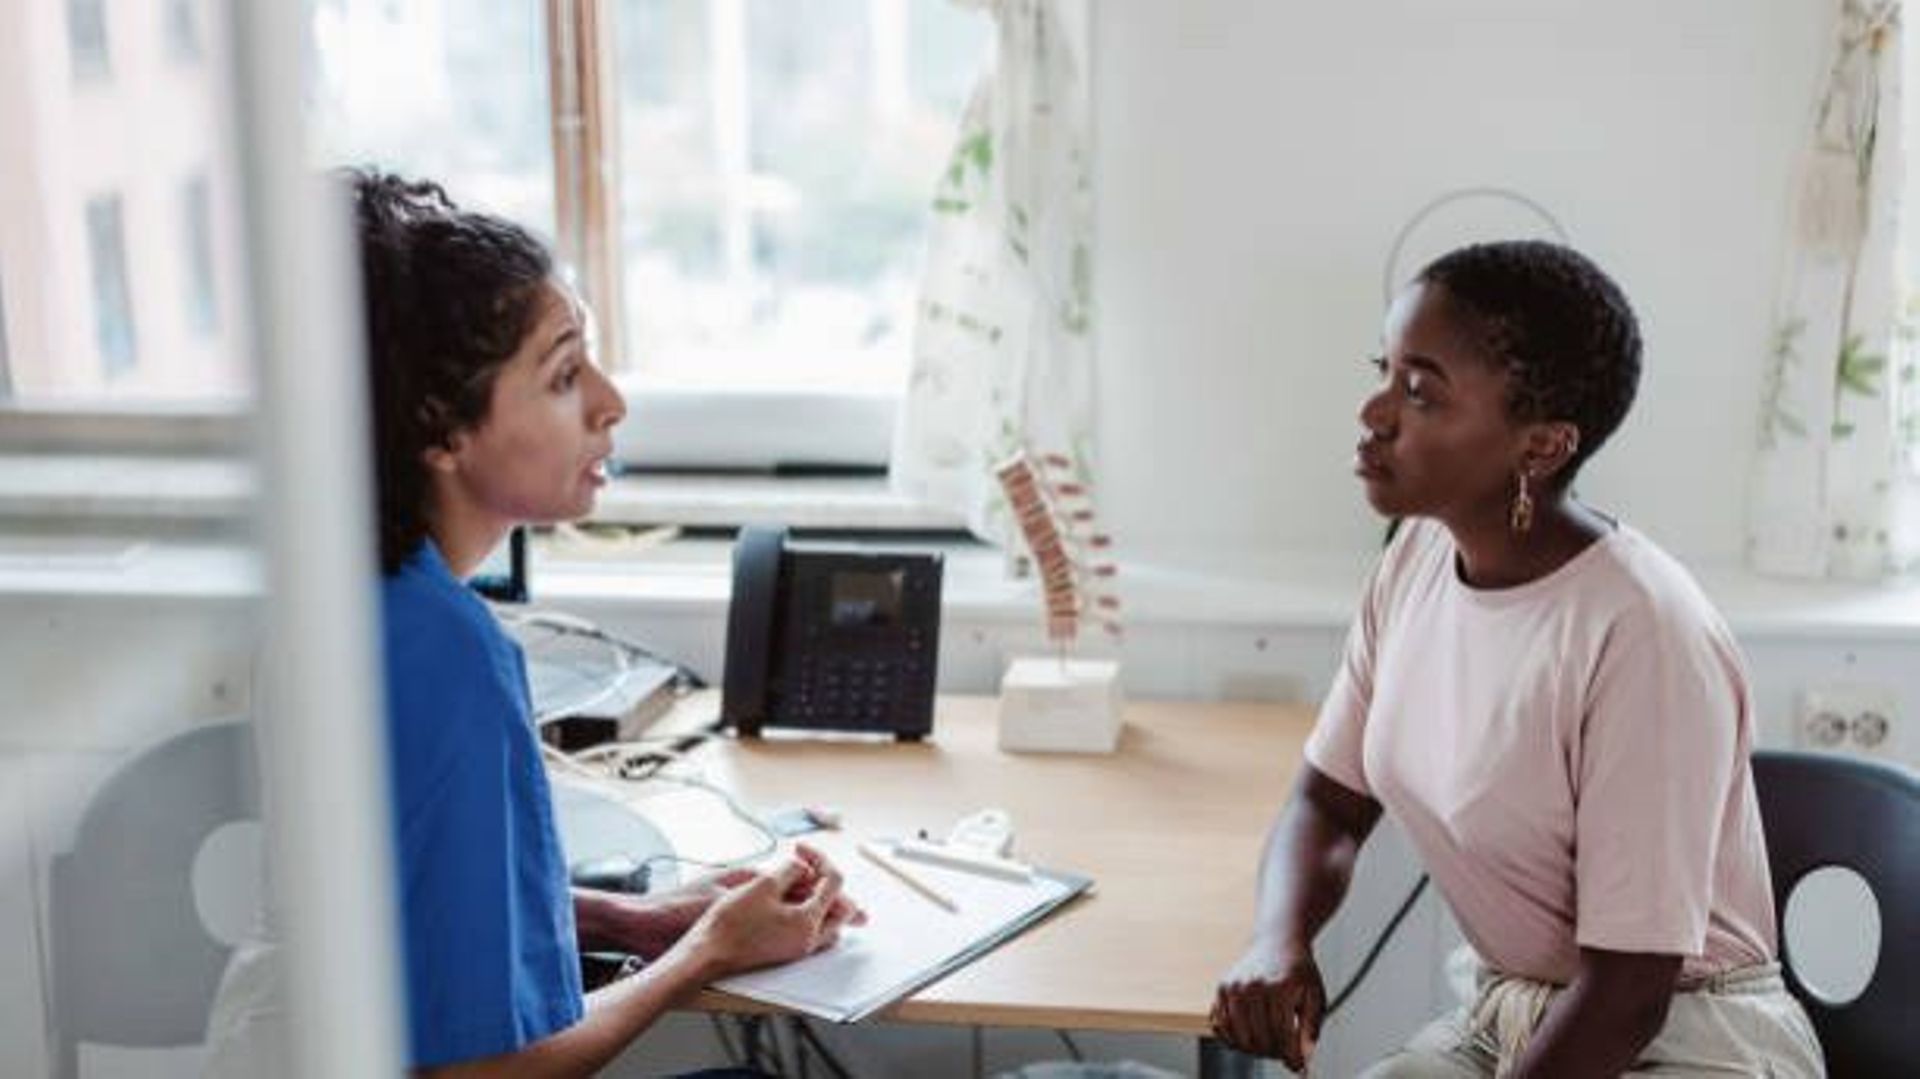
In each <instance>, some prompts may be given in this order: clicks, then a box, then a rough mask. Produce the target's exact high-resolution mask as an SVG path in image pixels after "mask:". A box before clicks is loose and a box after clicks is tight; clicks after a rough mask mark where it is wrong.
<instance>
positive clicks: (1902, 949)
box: [1753, 750, 1920, 1076]
mask: <svg viewBox="0 0 1920 1079" xmlns="http://www.w3.org/2000/svg"><path fill="white" fill-rule="evenodd" d="M1753 780H1754V786H1755V790H1756V792H1757V793H1758V796H1759V799H1760V817H1761V821H1762V823H1763V824H1764V825H1765V827H1766V832H1767V859H1768V860H1769V861H1770V862H1771V863H1772V869H1773V902H1774V908H1775V912H1776V915H1777V916H1778V917H1779V918H1780V919H1781V927H1780V928H1781V937H1780V952H1781V958H1782V960H1783V964H1784V965H1785V967H1786V969H1787V986H1788V988H1789V989H1791V990H1792V992H1793V995H1794V996H1795V997H1797V998H1799V1000H1800V1002H1801V1004H1803V1005H1804V1006H1805V1007H1806V1009H1807V1014H1808V1016H1809V1017H1811V1018H1812V1020H1813V1026H1814V1029H1815V1030H1816V1031H1817V1032H1818V1033H1819V1035H1820V1045H1821V1047H1822V1048H1823V1049H1824V1050H1825V1051H1826V1056H1827V1071H1828V1073H1829V1074H1831V1075H1834V1076H1852V1075H1860V1076H1874V1075H1920V776H1916V775H1915V774H1914V773H1913V772H1911V771H1909V770H1906V769H1903V768H1899V767H1896V766H1893V765H1887V764H1881V763H1878V762H1874V761H1867V760H1859V759H1855V758H1850V757H1839V756H1832V755H1827V754H1816V753H1794V752H1787V751H1778V750H1761V751H1758V752H1756V753H1754V755H1753ZM1826 866H1839V867H1842V868H1846V869H1851V870H1853V871H1854V872H1856V873H1858V874H1860V876H1861V877H1862V878H1864V879H1865V880H1866V882H1867V887H1868V888H1869V889H1871V890H1872V892H1873V896H1874V900H1875V902H1876V903H1877V904H1878V905H1879V908H1880V952H1879V956H1878V958H1877V960H1876V961H1875V965H1874V969H1873V979H1872V981H1870V982H1869V983H1868V984H1867V987H1866V989H1865V990H1864V991H1863V992H1862V993H1861V994H1860V996H1859V997H1857V998H1855V999H1854V1000H1852V1001H1850V1002H1849V1003H1847V1004H1844V1005H1840V1006H1838V1007H1835V1006H1833V1005H1830V1004H1828V1003H1826V1002H1824V1001H1822V1000H1821V999H1820V998H1819V997H1818V996H1816V995H1814V994H1813V993H1811V992H1809V991H1808V989H1807V986H1806V985H1805V983H1803V982H1802V981H1801V980H1800V978H1799V976H1798V975H1797V974H1796V973H1795V970H1794V959H1793V954H1792V951H1791V949H1790V948H1789V946H1788V944H1787V940H1786V932H1785V919H1786V914H1787V896H1789V895H1790V894H1792V892H1793V888H1794V886H1795V885H1797V884H1798V883H1800V880H1801V878H1803V877H1805V876H1806V875H1807V874H1808V873H1811V872H1813V871H1814V870H1816V869H1821V868H1824V867H1826Z"/></svg>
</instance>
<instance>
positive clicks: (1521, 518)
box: [1507, 469, 1533, 536]
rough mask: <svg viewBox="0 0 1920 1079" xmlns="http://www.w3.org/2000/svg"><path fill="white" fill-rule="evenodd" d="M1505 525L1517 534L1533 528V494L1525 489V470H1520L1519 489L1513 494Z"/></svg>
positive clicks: (1523, 533) (1522, 533) (1524, 533)
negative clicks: (1511, 507) (1511, 506)
mask: <svg viewBox="0 0 1920 1079" xmlns="http://www.w3.org/2000/svg"><path fill="white" fill-rule="evenodd" d="M1507 527H1508V528H1510V529H1512V530H1513V531H1514V532H1515V533H1516V534H1518V535H1522V536H1524V535H1526V534H1527V533H1528V532H1530V531H1532V530H1533V495H1532V494H1530V493H1529V492H1528V491H1527V472H1526V470H1525V469H1521V471H1520V491H1519V493H1518V494H1515V495H1514V496H1513V509H1512V510H1511V511H1510V512H1508V514H1507Z"/></svg>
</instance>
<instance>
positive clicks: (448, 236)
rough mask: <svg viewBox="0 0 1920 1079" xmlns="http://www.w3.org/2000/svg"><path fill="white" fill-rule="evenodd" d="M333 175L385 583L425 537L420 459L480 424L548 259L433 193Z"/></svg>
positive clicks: (413, 184)
mask: <svg viewBox="0 0 1920 1079" xmlns="http://www.w3.org/2000/svg"><path fill="white" fill-rule="evenodd" d="M338 175H340V176H341V177H342V178H343V179H344V180H346V181H347V182H348V183H349V184H350V185H351V187H352V191H353V205H354V220H355V226H356V231H357V232H358V235H359V246H360V273H361V284H362V289H363V291H364V295H365V307H366V334H367V340H366V346H367V369H368V376H369V381H370V383H371V386H372V391H373V393H372V396H373V453H374V472H375V485H376V486H377V488H378V491H379V523H380V566H381V570H382V572H384V573H392V572H394V571H395V570H397V569H399V567H400V564H401V563H402V562H405V561H406V560H407V558H408V557H410V556H411V555H412V554H413V553H414V551H415V550H417V549H418V548H419V546H420V543H421V541H422V540H424V539H425V538H426V536H427V510H428V495H429V492H430V491H431V486H430V481H429V478H428V472H427V466H426V462H425V461H424V460H423V455H424V454H425V453H426V451H427V450H428V449H430V448H432V447H435V446H444V445H446V444H447V442H448V440H449V439H450V438H451V437H452V436H453V434H454V433H455V432H457V431H461V430H466V429H469V428H472V427H475V426H477V425H479V424H480V423H481V421H483V420H484V419H485V418H486V415H487V405H488V402H489V400H491V397H492V393H493V384H494V380H495V379H496V378H497V377H498V376H499V373H500V368H501V367H502V366H503V365H504V364H505V363H506V361H507V359H508V358H509V357H511V356H512V355H513V353H514V351H515V350H517V349H518V348H519V347H520V343H521V342H522V341H523V340H524V339H525V338H526V335H527V334H528V333H529V332H531V331H532V329H533V325H534V322H535V321H536V319H537V318H538V314H539V301H540V296H541V286H542V284H543V283H544V282H545V281H546V280H547V278H548V277H549V276H550V275H551V274H552V273H553V256H552V254H551V253H549V252H548V250H547V248H546V245H544V244H542V243H541V242H540V241H539V240H538V239H535V238H534V236H533V235H532V234H531V233H529V232H528V231H527V230H525V229H523V228H521V227H520V226H518V225H515V224H513V223H512V222H509V221H502V220H500V219H499V218H495V217H489V216H487V215H486V214H481V213H474V212H472V211H468V210H462V209H460V208H459V207H458V206H456V205H454V202H453V200H452V199H451V198H449V197H447V193H446V191H445V190H443V189H442V188H441V187H440V186H439V185H438V184H435V183H430V182H425V181H417V180H407V179H403V178H401V177H399V176H395V175H392V174H390V173H384V172H379V171H376V170H371V169H346V170H341V172H340V173H339V174H338Z"/></svg>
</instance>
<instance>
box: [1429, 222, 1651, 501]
mask: <svg viewBox="0 0 1920 1079" xmlns="http://www.w3.org/2000/svg"><path fill="white" fill-rule="evenodd" d="M1418 280H1420V281H1422V282H1425V283H1427V284H1433V285H1439V286H1440V287H1442V288H1444V289H1446V291H1447V294H1448V295H1449V296H1451V297H1452V298H1453V299H1454V300H1455V301H1457V302H1458V303H1460V304H1461V306H1463V307H1464V308H1465V309H1466V310H1467V311H1469V312H1470V313H1472V314H1473V315H1474V316H1475V317H1476V318H1478V319H1479V320H1480V323H1481V329H1482V330H1483V332H1484V334H1485V338H1484V341H1485V344H1486V347H1487V352H1488V355H1489V356H1491V357H1492V358H1493V360H1494V362H1496V363H1498V364H1500V365H1502V366H1503V367H1504V368H1505V369H1506V372H1507V381H1508V400H1507V408H1508V412H1509V414H1510V415H1512V416H1513V417H1514V418H1515V419H1519V420H1564V421H1566V422H1569V423H1572V424H1573V425H1574V426H1575V427H1578V428H1579V429H1580V446H1579V449H1578V451H1577V452H1575V454H1574V455H1573V458H1572V460H1571V461H1569V462H1568V464H1567V467H1566V469H1565V471H1563V472H1562V473H1561V482H1563V483H1564V482H1567V481H1571V479H1572V478H1573V476H1574V474H1575V473H1577V472H1578V471H1579V470H1580V466H1581V465H1582V464H1584V463H1585V462H1586V460H1587V458H1589V457H1591V456H1593V453H1594V451H1595V450H1598V449H1599V448H1600V447H1601V445H1602V444H1604V443H1605V442H1606V441H1607V439H1608V437H1610V436H1611V435H1612V434H1613V432H1614V431H1615V429H1617V428H1618V427H1619V426H1620V421H1622V420H1623V419H1625V418H1626V415H1627V410H1628V409H1629V408H1631V407H1632V405H1633V396H1634V392H1635V391H1636V390H1637V389H1638V388H1639V385H1640V323H1639V320H1638V319H1636V318H1634V315H1633V308H1632V307H1631V306H1629V305H1628V303H1627V297H1626V294H1625V293H1623V292H1621V291H1620V286H1619V285H1616V284H1615V283H1614V282H1613V279H1612V278H1610V277H1608V276H1607V275H1606V273H1605V272H1604V271H1602V270H1601V269H1600V267H1598V266H1596V265H1594V264H1593V262H1592V260H1590V259H1588V258H1587V257H1586V256H1585V255H1582V254H1580V253H1579V252H1578V251H1575V250H1573V249H1572V248H1569V247H1563V246H1561V245H1559V244H1553V243H1546V242H1543V241H1538V240H1514V241H1505V242H1500V243H1486V244H1475V245H1473V246H1470V247H1463V248H1460V249H1459V250H1457V251H1453V252H1450V253H1448V254H1446V255H1442V256H1441V257H1440V258H1438V259H1436V260H1435V261H1434V262H1433V263H1432V264H1431V265H1429V266H1428V267H1427V268H1426V269H1424V270H1422V271H1420V276H1419V278H1418Z"/></svg>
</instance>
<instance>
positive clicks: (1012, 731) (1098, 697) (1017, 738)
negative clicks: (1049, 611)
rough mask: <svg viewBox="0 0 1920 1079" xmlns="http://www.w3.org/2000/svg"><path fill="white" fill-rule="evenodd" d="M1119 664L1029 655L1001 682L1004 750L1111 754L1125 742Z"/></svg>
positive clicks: (1106, 660) (1001, 738)
mask: <svg viewBox="0 0 1920 1079" xmlns="http://www.w3.org/2000/svg"><path fill="white" fill-rule="evenodd" d="M1120 706H1121V695H1120V664H1119V663H1118V662H1116V661H1114V660H1108V659H1067V660H1062V659H1058V658H1053V657H1046V656H1026V657H1022V658H1019V659H1016V660H1014V661H1013V662H1012V663H1010V664H1008V665H1007V673H1006V676H1005V677H1003V678H1002V679H1001V680H1000V748H1001V749H1004V750H1009V751H1012V752H1027V753H1111V752H1113V749H1114V746H1116V745H1118V744H1119V742H1120Z"/></svg>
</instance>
